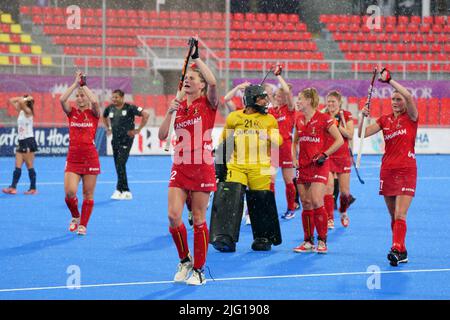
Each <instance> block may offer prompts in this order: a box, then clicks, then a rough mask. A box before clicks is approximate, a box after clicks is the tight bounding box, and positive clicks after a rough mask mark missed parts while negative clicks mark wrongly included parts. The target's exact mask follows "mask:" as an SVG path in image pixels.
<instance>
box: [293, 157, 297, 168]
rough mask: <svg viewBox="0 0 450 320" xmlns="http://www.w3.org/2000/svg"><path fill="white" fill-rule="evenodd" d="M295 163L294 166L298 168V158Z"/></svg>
mask: <svg viewBox="0 0 450 320" xmlns="http://www.w3.org/2000/svg"><path fill="white" fill-rule="evenodd" d="M293 164H294V168H298V159H294V161H293Z"/></svg>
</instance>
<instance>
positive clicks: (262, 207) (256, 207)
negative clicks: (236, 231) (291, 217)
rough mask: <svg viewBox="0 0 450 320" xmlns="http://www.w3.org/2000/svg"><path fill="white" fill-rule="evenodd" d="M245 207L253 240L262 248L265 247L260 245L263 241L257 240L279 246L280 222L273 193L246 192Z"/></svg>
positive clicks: (280, 240)
mask: <svg viewBox="0 0 450 320" xmlns="http://www.w3.org/2000/svg"><path fill="white" fill-rule="evenodd" d="M247 206H248V213H249V215H250V220H251V222H252V231H253V239H254V240H255V241H256V242H259V243H261V246H262V247H265V246H266V245H264V244H262V242H263V241H264V240H257V239H268V240H269V241H270V243H271V244H274V245H279V244H281V242H282V239H281V230H280V222H279V220H278V211H277V205H276V202H275V195H274V193H273V192H271V191H252V190H249V191H247ZM256 246H257V247H258V246H259V245H258V244H257V245H256ZM252 247H253V245H252ZM254 250H255V249H254ZM269 250H270V249H269Z"/></svg>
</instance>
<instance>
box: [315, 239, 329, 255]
mask: <svg viewBox="0 0 450 320" xmlns="http://www.w3.org/2000/svg"><path fill="white" fill-rule="evenodd" d="M316 252H317V253H320V254H325V253H327V252H328V248H327V244H326V243H325V241H322V240H319V241H318V242H317V248H316Z"/></svg>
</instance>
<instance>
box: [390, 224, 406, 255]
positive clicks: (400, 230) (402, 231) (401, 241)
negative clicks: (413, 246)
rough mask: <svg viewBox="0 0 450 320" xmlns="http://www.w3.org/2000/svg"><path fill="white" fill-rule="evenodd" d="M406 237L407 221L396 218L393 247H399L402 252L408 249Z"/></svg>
mask: <svg viewBox="0 0 450 320" xmlns="http://www.w3.org/2000/svg"><path fill="white" fill-rule="evenodd" d="M405 237H406V221H405V220H403V219H396V220H395V224H394V237H393V243H392V249H397V250H398V251H400V252H404V251H406V247H405Z"/></svg>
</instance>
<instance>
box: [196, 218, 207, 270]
mask: <svg viewBox="0 0 450 320" xmlns="http://www.w3.org/2000/svg"><path fill="white" fill-rule="evenodd" d="M208 243H209V231H208V226H207V225H206V222H203V223H202V224H200V225H194V268H195V269H201V268H202V267H203V266H204V264H205V261H206V254H207V252H208Z"/></svg>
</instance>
